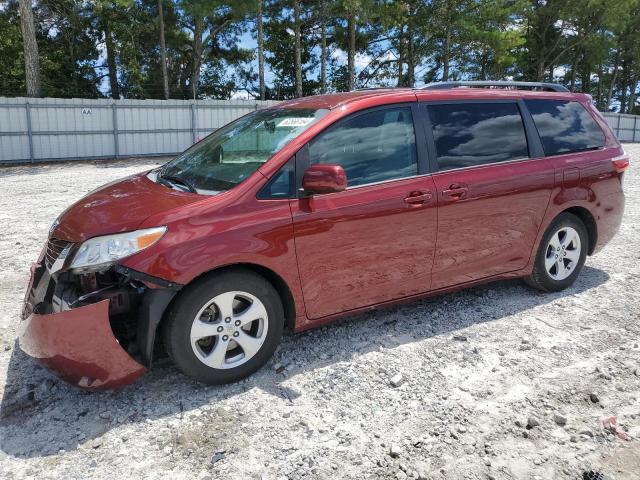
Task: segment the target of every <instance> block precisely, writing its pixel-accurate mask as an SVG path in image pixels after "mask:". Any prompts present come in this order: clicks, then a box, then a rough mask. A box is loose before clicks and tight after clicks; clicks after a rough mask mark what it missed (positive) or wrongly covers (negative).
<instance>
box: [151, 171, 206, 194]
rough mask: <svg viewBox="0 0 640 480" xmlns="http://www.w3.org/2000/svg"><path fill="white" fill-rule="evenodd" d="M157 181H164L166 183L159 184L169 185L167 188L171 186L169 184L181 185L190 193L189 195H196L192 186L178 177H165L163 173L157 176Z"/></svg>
mask: <svg viewBox="0 0 640 480" xmlns="http://www.w3.org/2000/svg"><path fill="white" fill-rule="evenodd" d="M158 180H160V181H162V180H166V182H161V183H164V184H165V185H167V183H169V185H168V186H171V185H170V184H171V183H173V184H178V185H183V186H185V187H187V190H188V191H190V192H191V193H198V191H197V190H196V189H195V187H194V186H193V185H191V184H190V183H189V182H188V181H186V180H183V179H182V178H180V177H176V176H174V175H167V174H165V173H160V174H159V175H158Z"/></svg>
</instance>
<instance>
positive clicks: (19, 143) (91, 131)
mask: <svg viewBox="0 0 640 480" xmlns="http://www.w3.org/2000/svg"><path fill="white" fill-rule="evenodd" d="M275 103H277V102H272V101H266V102H260V101H251V100H198V101H189V100H169V101H163V100H116V101H114V100H83V99H75V98H74V99H59V98H39V99H34V98H29V99H27V98H0V163H4V164H7V163H24V162H39V161H50V160H74V159H98V158H118V157H134V156H156V155H173V154H176V153H179V152H181V151H183V150H185V149H186V148H187V147H189V146H190V145H192V144H193V143H194V142H195V141H196V140H197V139H199V138H202V137H204V136H205V135H208V134H209V133H211V132H212V131H214V130H216V129H217V128H220V127H221V126H223V125H225V124H227V123H229V122H230V121H231V120H234V119H235V118H238V117H240V116H242V115H244V114H246V113H249V112H251V111H253V110H257V109H259V108H261V107H265V106H268V105H272V104H275Z"/></svg>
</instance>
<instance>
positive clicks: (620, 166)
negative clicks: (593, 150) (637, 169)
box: [611, 155, 629, 173]
mask: <svg viewBox="0 0 640 480" xmlns="http://www.w3.org/2000/svg"><path fill="white" fill-rule="evenodd" d="M611 163H613V168H615V169H616V172H618V173H622V172H624V171H625V170H626V169H627V168H628V167H629V156H628V155H620V156H619V157H616V158H612V159H611Z"/></svg>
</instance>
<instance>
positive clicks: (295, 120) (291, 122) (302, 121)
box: [276, 117, 315, 127]
mask: <svg viewBox="0 0 640 480" xmlns="http://www.w3.org/2000/svg"><path fill="white" fill-rule="evenodd" d="M314 120H315V119H314V118H313V117H306V118H305V117H292V118H285V119H283V120H281V121H280V123H278V125H276V126H277V127H304V126H306V125H309V124H310V123H311V122H313V121H314Z"/></svg>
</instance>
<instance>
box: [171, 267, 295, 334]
mask: <svg viewBox="0 0 640 480" xmlns="http://www.w3.org/2000/svg"><path fill="white" fill-rule="evenodd" d="M242 270H245V271H250V272H253V273H255V274H257V275H259V276H261V277H262V278H264V279H265V280H266V281H268V282H269V283H270V284H271V285H273V287H274V288H275V289H276V291H277V292H278V296H279V297H280V300H281V301H282V308H283V309H284V316H285V325H284V326H285V328H287V329H291V330H293V329H294V328H295V319H296V304H295V300H294V297H293V293H292V292H291V289H290V288H289V285H287V282H285V281H284V279H283V278H282V277H281V276H280V275H278V274H277V273H276V272H274V271H273V270H272V269H270V268H267V267H265V266H263V265H258V264H256V263H233V264H228V265H222V266H218V267H215V268H212V269H210V270H207V271H205V272H202V273H201V274H200V275H198V276H197V277H195V278H193V279H192V280H191V281H190V282H189V283H187V284H186V285H184V287H187V286H189V285H192V284H193V283H195V282H197V281H199V280H201V279H202V278H204V277H205V276H209V275H215V274H219V273H223V272H229V271H242ZM177 297H178V295H176V298H177ZM174 300H175V299H174ZM160 323H162V322H160Z"/></svg>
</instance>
